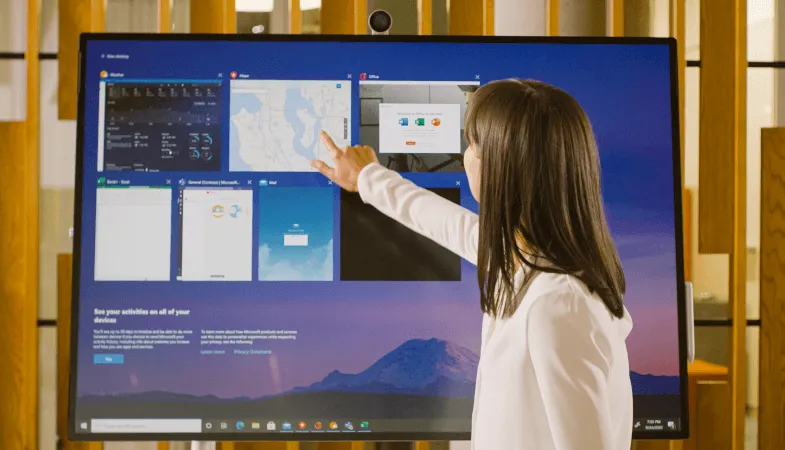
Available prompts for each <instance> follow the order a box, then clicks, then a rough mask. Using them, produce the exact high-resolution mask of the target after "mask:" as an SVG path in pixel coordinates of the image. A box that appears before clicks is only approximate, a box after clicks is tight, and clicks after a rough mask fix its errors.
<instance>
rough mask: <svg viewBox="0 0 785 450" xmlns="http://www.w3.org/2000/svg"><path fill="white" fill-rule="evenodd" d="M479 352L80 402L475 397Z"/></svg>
mask: <svg viewBox="0 0 785 450" xmlns="http://www.w3.org/2000/svg"><path fill="white" fill-rule="evenodd" d="M478 363H479V357H478V356H477V355H476V354H474V353H473V352H472V351H470V350H468V349H466V348H463V347H460V346H458V345H455V344H452V343H450V342H447V341H443V340H440V339H428V340H423V339H414V340H410V341H407V342H404V343H403V344H401V345H400V346H399V347H398V348H396V349H394V350H392V351H391V352H389V353H387V354H386V355H384V356H382V357H381V358H380V359H379V360H377V361H376V362H375V363H373V364H372V365H371V366H370V367H368V368H367V369H365V370H364V371H362V372H360V373H357V374H347V373H343V372H340V371H337V370H336V371H333V372H331V373H329V374H328V375H327V376H325V377H324V378H323V379H322V380H321V381H318V382H316V383H313V384H311V385H310V386H303V387H297V388H294V389H292V390H290V391H288V392H284V393H281V394H278V395H271V396H267V397H263V398H249V397H238V398H228V399H224V398H219V397H216V396H213V395H204V396H196V395H189V394H177V393H172V392H161V391H148V392H141V393H134V394H120V395H106V396H104V395H88V396H83V397H81V399H80V400H81V401H84V402H88V403H92V402H96V403H103V402H104V401H110V399H112V398H113V399H115V400H121V399H126V400H132V401H134V402H140V403H159V402H160V403H180V404H184V403H200V404H212V405H222V404H226V405H227V406H228V405H230V404H237V403H244V402H248V403H253V402H259V401H268V400H273V399H278V400H283V399H284V398H289V399H292V398H293V397H298V398H305V397H314V396H325V395H328V394H329V395H338V394H342V393H343V394H353V395H360V394H362V395H382V396H389V395H403V396H408V397H411V396H415V397H442V398H453V399H471V398H472V397H473V396H474V387H475V381H476V375H477V365H478ZM630 379H631V381H632V390H633V392H634V393H635V394H637V395H645V394H649V395H664V394H676V393H678V392H679V388H680V386H679V377H678V376H658V375H646V374H639V373H637V372H632V371H631V372H630Z"/></svg>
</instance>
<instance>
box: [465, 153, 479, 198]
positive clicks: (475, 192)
mask: <svg viewBox="0 0 785 450" xmlns="http://www.w3.org/2000/svg"><path fill="white" fill-rule="evenodd" d="M463 166H464V168H465V169H466V177H467V178H468V179H469V189H471V191H472V196H473V197H474V199H475V200H477V201H478V202H479V201H480V158H479V156H478V155H477V146H475V145H474V144H470V145H469V147H468V148H467V149H466V152H465V153H464V154H463Z"/></svg>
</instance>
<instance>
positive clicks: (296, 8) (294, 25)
mask: <svg viewBox="0 0 785 450" xmlns="http://www.w3.org/2000/svg"><path fill="white" fill-rule="evenodd" d="M302 31H303V11H302V10H301V9H300V0H289V34H300V33H302Z"/></svg>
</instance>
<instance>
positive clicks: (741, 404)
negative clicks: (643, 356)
mask: <svg viewBox="0 0 785 450" xmlns="http://www.w3.org/2000/svg"><path fill="white" fill-rule="evenodd" d="M729 6H732V7H733V10H734V11H735V22H734V26H733V29H734V30H735V31H736V36H735V38H736V41H737V43H736V46H735V47H734V48H735V52H734V53H735V59H734V64H733V65H731V66H729V67H728V68H726V70H732V71H733V72H734V74H735V77H734V78H735V80H734V82H735V83H734V87H735V89H734V90H733V91H734V106H735V107H734V108H733V112H734V115H735V119H736V120H735V124H736V129H735V135H734V144H735V145H734V148H733V166H732V167H733V178H732V180H733V239H732V241H731V242H732V248H731V254H730V261H729V262H730V264H729V266H730V267H729V271H730V274H729V275H730V276H729V277H728V280H729V283H728V292H729V293H730V296H729V297H730V298H729V300H730V308H729V314H728V317H730V318H731V319H732V320H733V325H732V327H731V330H730V335H731V340H730V342H731V362H730V391H731V407H730V410H731V413H732V415H731V421H730V425H731V433H730V435H731V439H732V440H731V444H732V445H731V447H730V448H731V449H732V450H744V449H745V447H746V437H747V435H746V431H745V430H746V425H747V0H734V1H733V4H732V5H729ZM713 7H714V6H712V8H713ZM725 32H726V33H727V32H729V30H726V31H725ZM701 81H703V80H701ZM701 114H705V113H701ZM701 145H702V144H701ZM699 167H700V166H699ZM699 170H701V169H699ZM698 413H700V411H699V412H698ZM716 448H717V450H722V447H716Z"/></svg>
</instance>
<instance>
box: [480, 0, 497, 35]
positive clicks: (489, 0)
mask: <svg viewBox="0 0 785 450" xmlns="http://www.w3.org/2000/svg"><path fill="white" fill-rule="evenodd" d="M483 3H484V7H483V19H482V25H483V33H482V34H483V35H485V36H493V35H495V34H496V27H495V26H494V25H495V23H496V22H495V20H494V14H495V8H494V0H485V1H484V2H483Z"/></svg>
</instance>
